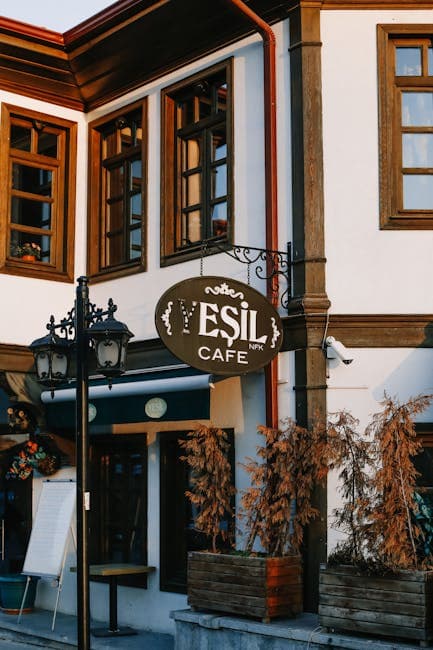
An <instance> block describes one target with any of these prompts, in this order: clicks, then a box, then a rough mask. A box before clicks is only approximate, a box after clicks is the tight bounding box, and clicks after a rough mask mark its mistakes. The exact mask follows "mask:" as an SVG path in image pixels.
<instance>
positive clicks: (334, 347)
mask: <svg viewBox="0 0 433 650" xmlns="http://www.w3.org/2000/svg"><path fill="white" fill-rule="evenodd" d="M325 345H326V358H327V359H338V360H339V361H342V362H343V363H345V364H346V365H348V364H349V363H352V361H353V357H352V356H351V355H350V352H349V350H348V349H347V348H345V347H344V345H343V344H342V343H341V342H340V341H337V340H336V339H335V338H334V337H333V336H328V337H327V338H326V340H325Z"/></svg>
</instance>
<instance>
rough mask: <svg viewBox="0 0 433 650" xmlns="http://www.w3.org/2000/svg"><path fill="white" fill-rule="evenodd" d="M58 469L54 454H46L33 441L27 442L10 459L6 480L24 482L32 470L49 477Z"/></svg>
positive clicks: (57, 458) (58, 464)
mask: <svg viewBox="0 0 433 650" xmlns="http://www.w3.org/2000/svg"><path fill="white" fill-rule="evenodd" d="M59 467H60V458H59V456H58V455H56V454H51V453H49V452H47V451H46V450H45V449H44V447H42V445H39V444H38V443H37V442H34V441H33V440H28V441H27V442H26V443H25V445H24V447H23V448H22V449H21V450H20V451H19V452H18V454H17V455H15V456H14V457H13V459H12V462H11V465H10V467H9V469H8V471H7V472H6V478H7V479H21V480H22V481H25V480H26V479H27V478H28V477H29V476H31V474H32V473H33V470H34V469H37V470H38V471H39V472H40V473H41V474H43V475H45V476H50V475H51V474H54V473H55V472H56V471H57V470H58V469H59Z"/></svg>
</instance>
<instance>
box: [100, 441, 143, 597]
mask: <svg viewBox="0 0 433 650" xmlns="http://www.w3.org/2000/svg"><path fill="white" fill-rule="evenodd" d="M116 437H117V436H101V437H100V438H98V439H94V440H93V441H92V444H91V450H90V452H91V453H90V472H89V475H90V478H91V484H92V486H91V487H92V504H93V505H92V508H91V510H90V516H89V521H90V532H91V534H90V538H89V545H90V548H89V555H90V561H91V562H93V563H95V564H107V563H132V564H147V490H146V486H147V448H146V438H145V436H144V435H123V436H119V437H120V438H122V440H116ZM120 584H131V585H135V586H145V579H144V580H143V577H138V576H137V577H135V578H134V577H133V578H127V579H125V580H123V579H122V580H120Z"/></svg>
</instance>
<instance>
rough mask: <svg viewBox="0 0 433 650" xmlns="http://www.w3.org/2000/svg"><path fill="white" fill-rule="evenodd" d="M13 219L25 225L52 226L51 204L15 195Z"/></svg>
mask: <svg viewBox="0 0 433 650" xmlns="http://www.w3.org/2000/svg"><path fill="white" fill-rule="evenodd" d="M11 221H12V223H15V224H21V225H23V226H33V227H35V228H41V229H46V228H50V224H51V204H50V203H46V202H44V201H32V200H31V199H20V198H18V197H13V198H12V206H11ZM35 236H36V235H35ZM27 238H28V237H27ZM32 239H34V237H32Z"/></svg>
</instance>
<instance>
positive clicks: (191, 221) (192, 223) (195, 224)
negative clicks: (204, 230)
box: [182, 210, 202, 246]
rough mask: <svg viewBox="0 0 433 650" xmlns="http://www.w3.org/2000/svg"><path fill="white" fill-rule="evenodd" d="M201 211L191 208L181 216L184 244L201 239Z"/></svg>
mask: <svg viewBox="0 0 433 650" xmlns="http://www.w3.org/2000/svg"><path fill="white" fill-rule="evenodd" d="M201 239H202V236H201V212H200V210H193V211H191V212H185V213H184V214H183V216H182V242H183V243H184V245H186V246H188V245H189V244H192V243H196V242H199V241H201Z"/></svg>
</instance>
